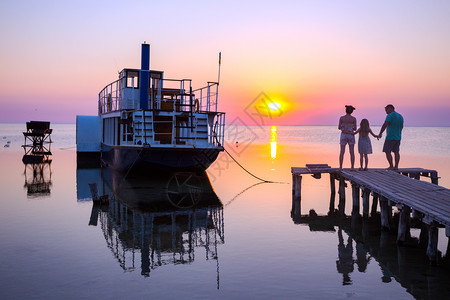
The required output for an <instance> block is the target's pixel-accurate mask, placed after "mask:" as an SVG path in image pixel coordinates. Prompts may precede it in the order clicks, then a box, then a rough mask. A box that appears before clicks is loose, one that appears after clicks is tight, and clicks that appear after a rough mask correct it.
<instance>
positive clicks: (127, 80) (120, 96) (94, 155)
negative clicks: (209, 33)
mask: <svg viewBox="0 0 450 300" xmlns="http://www.w3.org/2000/svg"><path fill="white" fill-rule="evenodd" d="M219 79H220V54H219V76H218V80H217V82H207V84H206V86H204V87H201V88H197V89H193V87H192V80H191V79H169V78H165V76H164V72H163V71H157V70H151V69H150V45H149V44H147V43H144V44H142V47H141V68H140V69H130V68H125V69H123V70H122V71H120V72H119V78H118V79H117V80H116V81H114V82H112V83H110V84H108V85H106V86H105V87H104V88H103V89H102V90H101V91H100V93H99V95H98V115H97V116H84V115H83V116H82V115H78V116H77V120H76V123H77V124H76V127H77V133H76V137H77V161H78V162H79V163H80V162H82V161H84V160H91V161H94V162H95V161H99V162H100V163H101V164H102V165H103V166H107V167H111V168H113V169H116V170H120V171H127V172H129V171H130V170H133V171H141V170H144V171H146V170H148V168H163V169H201V170H206V169H207V168H208V167H209V166H210V165H211V164H212V163H213V162H214V161H215V160H216V158H217V156H218V155H219V153H220V152H221V151H223V150H224V147H223V144H224V130H225V113H224V112H219V111H218V110H217V105H218V88H219Z"/></svg>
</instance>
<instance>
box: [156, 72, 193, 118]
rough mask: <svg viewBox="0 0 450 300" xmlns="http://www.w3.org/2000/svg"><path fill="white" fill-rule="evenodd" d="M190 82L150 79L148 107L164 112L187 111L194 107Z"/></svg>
mask: <svg viewBox="0 0 450 300" xmlns="http://www.w3.org/2000/svg"><path fill="white" fill-rule="evenodd" d="M191 82H192V81H191V79H158V78H155V79H154V78H152V82H151V85H150V91H152V92H150V107H151V108H152V109H157V110H166V111H167V110H169V111H189V110H190V109H191V107H193V105H194V100H193V98H192V95H191V89H192V85H191Z"/></svg>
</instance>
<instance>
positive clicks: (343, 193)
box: [338, 177, 345, 214]
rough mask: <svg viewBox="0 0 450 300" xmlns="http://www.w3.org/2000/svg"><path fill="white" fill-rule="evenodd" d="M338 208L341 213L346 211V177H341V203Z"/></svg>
mask: <svg viewBox="0 0 450 300" xmlns="http://www.w3.org/2000/svg"><path fill="white" fill-rule="evenodd" d="M338 209H339V212H340V213H342V214H343V213H345V179H344V178H343V177H339V205H338Z"/></svg>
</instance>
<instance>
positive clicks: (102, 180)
mask: <svg viewBox="0 0 450 300" xmlns="http://www.w3.org/2000/svg"><path fill="white" fill-rule="evenodd" d="M96 177H97V178H96ZM96 179H97V181H95V180H96ZM77 182H78V190H77V193H78V199H79V201H86V200H90V199H89V196H88V192H87V191H88V190H89V187H88V184H91V186H92V183H93V182H96V183H97V186H98V187H99V188H98V193H99V194H100V196H103V197H105V196H106V195H107V198H108V199H109V205H98V204H94V205H93V208H92V214H91V218H90V222H89V225H97V224H98V223H99V224H100V227H101V229H102V231H103V235H104V237H105V240H106V243H107V245H108V247H109V248H110V249H111V251H112V252H113V254H114V256H115V257H116V259H117V260H118V262H119V264H120V266H121V267H122V268H123V270H125V271H134V270H135V269H136V268H138V267H139V265H138V264H139V260H140V268H141V274H142V275H143V276H150V272H151V270H152V269H155V268H158V267H160V266H163V265H168V264H186V263H191V262H193V261H194V258H195V251H199V249H201V251H205V252H206V256H203V255H204V254H203V253H202V257H206V259H207V260H210V259H212V260H216V264H218V254H217V250H218V249H217V247H218V245H219V244H223V243H224V226H223V206H222V203H221V202H220V200H219V199H218V197H217V195H216V194H215V193H214V190H213V188H212V186H211V184H210V181H209V179H208V176H207V175H206V173H205V171H201V172H175V173H169V174H165V175H162V174H160V173H159V174H158V175H157V176H153V177H148V176H147V177H131V176H126V174H124V173H119V172H116V171H113V170H111V169H108V168H102V169H78V170H77ZM196 248H197V249H196ZM217 270H218V265H217ZM217 272H218V271H217ZM217 278H219V277H218V274H217ZM217 280H218V279H217Z"/></svg>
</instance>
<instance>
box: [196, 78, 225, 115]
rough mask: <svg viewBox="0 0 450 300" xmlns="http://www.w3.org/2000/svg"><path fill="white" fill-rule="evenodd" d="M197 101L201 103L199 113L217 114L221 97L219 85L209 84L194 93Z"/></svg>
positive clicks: (215, 83)
mask: <svg viewBox="0 0 450 300" xmlns="http://www.w3.org/2000/svg"><path fill="white" fill-rule="evenodd" d="M192 92H193V93H194V95H195V99H196V100H198V101H199V111H207V112H217V100H218V97H219V84H218V83H217V82H208V84H207V85H206V86H205V87H202V88H198V89H195V90H193V91H192Z"/></svg>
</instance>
